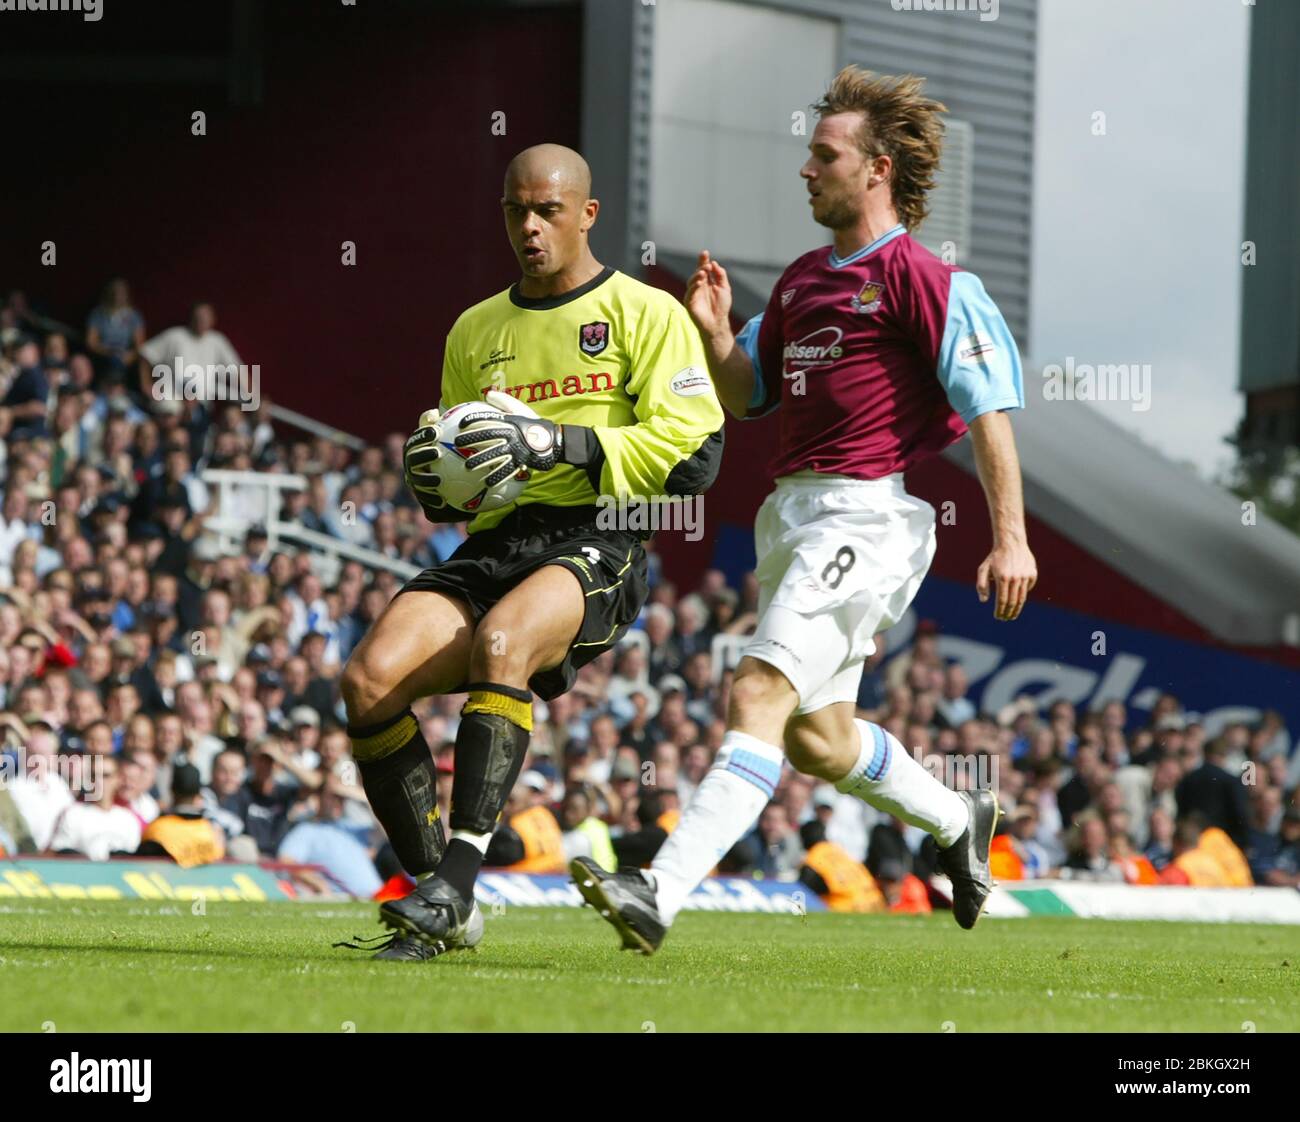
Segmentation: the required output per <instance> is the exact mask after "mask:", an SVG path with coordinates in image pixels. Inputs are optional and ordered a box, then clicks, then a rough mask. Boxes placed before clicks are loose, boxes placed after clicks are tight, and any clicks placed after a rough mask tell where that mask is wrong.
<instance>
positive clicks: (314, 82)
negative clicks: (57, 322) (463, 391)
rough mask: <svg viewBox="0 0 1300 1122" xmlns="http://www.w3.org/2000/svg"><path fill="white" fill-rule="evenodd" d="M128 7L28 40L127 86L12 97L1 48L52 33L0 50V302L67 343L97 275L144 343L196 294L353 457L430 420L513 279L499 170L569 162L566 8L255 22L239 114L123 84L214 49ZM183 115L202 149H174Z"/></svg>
mask: <svg viewBox="0 0 1300 1122" xmlns="http://www.w3.org/2000/svg"><path fill="white" fill-rule="evenodd" d="M133 8H134V5H133V6H132V7H127V6H126V5H121V6H119V7H118V8H117V9H115V10H112V11H111V12H110V18H107V19H105V20H103V21H101V22H100V23H98V24H83V23H82V21H80V20H76V19H74V20H71V22H63V23H61V26H60V28H59V31H60V33H61V35H62V36H64V37H65V38H64V40H63V41H61V42H59V43H56V42H55V41H53V40H51V41H50V42H49V44H48V45H46V44H38V46H40V47H43V48H44V49H45V50H47V51H49V52H51V53H53V54H54V56H55V57H56V58H58V57H59V56H58V51H60V50H66V51H71V50H73V47H71V46H69V45H68V43H67V42H66V37H67V36H82V37H84V38H85V40H86V41H85V44H84V46H81V47H77V48H76V49H77V50H78V51H81V50H84V51H85V52H91V51H93V52H95V55H96V58H97V59H98V60H100V61H101V62H102V64H103V65H105V66H111V65H112V64H113V61H114V57H115V53H116V62H117V64H118V65H119V66H121V65H125V63H124V60H126V59H127V58H129V57H134V58H136V59H142V60H143V62H141V63H140V65H139V67H138V68H137V72H136V73H135V75H134V80H133V81H130V82H126V81H122V82H116V83H111V84H108V85H105V84H103V83H102V82H97V83H96V84H95V85H94V86H92V85H91V84H89V83H88V82H87V83H81V82H77V81H71V80H66V79H64V80H59V81H53V80H50V81H42V80H39V79H37V80H31V81H23V82H21V83H14V84H10V83H8V82H6V81H5V80H4V77H3V75H4V71H5V56H6V54H7V53H8V52H9V51H12V50H16V49H17V48H18V44H17V43H16V39H17V36H18V35H20V34H30V35H39V34H41V33H43V30H44V28H47V27H49V26H50V21H48V20H47V21H42V20H39V19H37V20H35V21H31V22H27V23H25V22H24V21H23V20H21V19H15V20H14V21H13V22H14V24H15V27H14V32H15V35H14V37H13V39H11V41H10V42H9V43H8V45H7V46H4V45H0V94H4V93H5V92H6V91H11V92H12V93H13V95H14V101H13V105H14V107H15V108H16V107H17V105H18V104H19V103H21V104H22V105H23V107H24V108H23V110H22V114H21V116H22V124H21V126H15V127H18V128H19V132H18V133H14V134H13V135H11V137H10V155H11V160H10V162H9V168H8V170H7V172H6V176H5V180H6V182H5V188H4V193H5V203H6V211H7V213H8V214H9V216H10V221H6V222H4V223H2V224H0V284H5V285H8V286H9V287H11V288H22V289H24V290H25V291H26V292H27V294H28V296H29V298H30V299H31V301H32V303H33V304H35V305H36V306H38V307H43V308H45V309H48V310H49V312H50V313H51V314H54V315H56V316H59V317H63V318H68V317H72V318H74V319H75V323H74V326H76V327H78V328H80V327H81V326H82V324H83V323H84V317H85V313H86V312H87V311H88V310H89V309H90V307H91V305H92V304H93V303H94V301H95V299H96V298H97V296H98V294H99V290H100V288H101V287H102V285H103V283H104V282H105V281H106V280H107V279H108V278H109V277H110V276H112V275H115V274H121V275H123V276H126V277H127V278H128V279H129V280H130V281H131V282H132V285H133V286H134V289H135V297H136V303H137V305H138V306H139V307H140V309H141V310H142V311H143V312H144V313H145V315H146V316H147V319H148V327H149V330H150V332H151V333H153V332H156V331H160V330H162V329H163V328H165V327H169V326H171V325H173V324H175V323H178V322H181V321H183V320H184V318H185V316H186V312H187V308H188V305H189V304H190V302H191V301H193V300H195V299H199V298H203V299H208V300H211V301H212V302H213V303H214V304H215V305H216V307H217V311H218V317H219V326H220V327H221V329H222V330H224V331H225V332H226V333H227V334H228V335H229V336H230V338H231V341H232V342H233V343H234V344H235V347H236V349H237V350H238V351H239V353H240V356H241V357H242V358H243V360H244V361H245V362H247V363H249V364H253V363H256V364H259V365H260V367H261V376H262V389H263V392H264V393H265V394H266V395H267V396H269V397H271V398H272V399H273V400H276V401H279V402H281V403H283V404H285V405H288V406H290V407H291V408H296V409H299V410H302V411H303V412H305V413H307V414H309V415H310V416H313V417H316V418H319V419H320V420H322V421H326V422H329V423H331V424H334V425H337V426H339V427H340V428H343V429H345V430H348V431H352V432H356V433H359V434H360V435H363V436H366V437H368V438H371V439H374V438H377V437H379V436H380V435H382V434H383V433H385V432H387V431H393V430H398V429H401V430H406V429H408V428H409V427H410V425H411V424H412V423H413V420H414V418H415V417H417V416H418V415H419V413H420V411H421V410H423V409H425V408H428V407H429V406H430V405H433V404H434V403H435V402H436V394H437V389H438V383H439V370H440V363H441V357H442V343H443V338H444V336H445V334H446V332H447V329H448V328H449V327H450V326H451V323H452V321H453V320H454V319H455V317H456V315H457V314H458V313H459V312H460V311H461V310H462V309H463V308H464V307H465V306H466V305H467V304H470V303H472V302H474V301H476V300H478V299H481V298H483V297H485V296H489V295H491V294H492V293H493V292H496V291H499V290H500V289H501V288H503V287H505V285H506V284H507V283H509V281H510V280H511V279H512V277H513V275H514V274H515V272H516V267H515V263H514V258H513V256H512V254H511V253H510V249H509V245H508V243H507V241H506V237H505V232H504V228H503V226H502V221H501V210H500V203H499V200H500V197H501V179H502V174H503V172H504V169H505V165H506V163H507V162H508V160H509V159H510V157H511V156H512V155H513V154H514V153H515V152H517V151H518V150H519V149H521V148H523V147H526V146H527V145H529V144H534V143H537V142H539V141H542V140H553V141H558V142H560V143H565V144H571V145H575V146H576V145H577V142H578V136H579V92H580V88H579V84H580V73H581V67H580V54H581V42H582V35H581V12H580V9H579V8H577V7H559V8H553V7H548V8H539V9H529V8H524V9H513V10H511V11H510V13H509V15H508V18H503V16H502V13H501V12H500V11H496V12H493V11H491V10H488V9H484V8H478V7H471V6H460V5H455V6H452V5H446V4H434V3H427V4H405V3H393V4H385V5H370V4H360V5H357V6H355V7H351V6H344V5H341V4H337V3H335V4H311V5H307V4H303V3H297V2H277V3H275V4H267V5H265V6H264V11H265V19H266V24H265V37H264V43H263V47H262V54H263V66H262V74H263V83H264V89H263V96H262V99H261V104H258V105H255V106H251V107H246V108H233V107H231V106H230V105H229V104H228V98H227V94H226V89H225V86H224V84H221V83H218V84H213V85H202V84H194V83H189V84H186V85H163V84H156V83H152V82H142V81H140V79H141V78H142V77H143V73H141V71H143V72H147V71H148V70H149V68H150V66H152V65H154V60H157V62H158V64H161V62H162V61H163V60H165V58H166V57H167V55H168V54H169V52H175V51H180V50H183V51H187V52H200V51H209V52H219V51H221V50H223V49H225V48H226V45H225V44H223V43H221V42H219V41H218V42H213V41H212V39H211V36H212V35H217V36H219V35H221V34H228V27H227V24H228V22H229V21H228V18H227V19H226V20H224V21H222V22H220V23H218V24H216V25H214V26H213V27H212V28H211V29H209V31H208V33H206V34H205V33H201V32H199V31H189V32H184V31H180V32H178V31H175V30H174V29H173V30H169V31H168V34H172V35H173V36H175V35H180V36H182V38H181V39H179V40H176V39H173V40H168V41H167V42H165V43H164V42H160V41H159V36H161V35H162V34H163V31H162V30H160V28H162V26H163V25H164V24H167V23H168V21H166V20H161V19H156V18H154V19H151V18H148V14H149V12H150V10H151V8H152V6H151V5H148V4H145V5H142V6H141V8H140V10H139V11H138V12H136V11H133ZM172 14H173V15H174V9H173V10H172ZM196 18H197V16H196ZM170 24H171V25H174V24H176V21H175V20H174V19H171V20H170ZM19 25H21V26H19ZM38 25H44V27H42V26H38ZM8 32H9V28H8V26H7V27H6V34H7V35H8ZM65 65H66V66H68V67H69V68H70V67H72V66H75V65H76V64H75V61H65ZM5 100H8V98H7V97H6V99H5ZM198 109H201V110H204V111H205V112H206V114H207V135H206V136H205V137H195V136H192V135H191V132H190V115H191V113H192V112H193V111H194V110H198ZM495 111H500V112H502V113H504V114H505V117H504V123H505V135H494V133H493V131H492V125H493V119H492V117H491V114H492V113H493V112H495ZM24 138H25V139H24ZM20 139H21V143H20ZM15 216H21V220H20V221H14V220H13V219H14V217H15ZM47 240H49V241H53V242H55V243H56V246H57V253H58V258H57V262H58V263H57V266H55V267H52V268H51V267H43V266H42V265H41V263H40V254H41V244H42V243H43V242H45V241H47ZM345 240H350V241H353V242H355V243H356V245H357V262H358V263H357V265H356V266H355V267H352V268H345V267H344V266H343V265H342V264H341V263H340V257H341V253H342V250H341V248H340V247H341V243H342V242H344V241H345Z"/></svg>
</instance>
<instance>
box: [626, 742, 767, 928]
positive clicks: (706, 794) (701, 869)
mask: <svg viewBox="0 0 1300 1122" xmlns="http://www.w3.org/2000/svg"><path fill="white" fill-rule="evenodd" d="M783 760H784V754H783V753H782V751H781V749H780V748H778V747H776V746H775V745H772V744H765V743H764V742H763V741H761V740H758V739H757V738H756V737H752V736H750V735H749V734H748V733H743V732H735V731H731V732H728V733H727V735H726V736H725V737H723V740H722V747H721V748H720V749H718V756H717V759H715V760H714V761H713V767H712V768H710V769H709V773H708V774H707V775H706V776H705V777H704V779H703V780H702V781H701V783H700V785H699V787H698V788H696V791H695V797H694V798H692V799H691V801H690V803H689V804H688V805H687V807H686V809H685V810H684V811H683V812H682V817H681V821H680V822H678V823H677V828H676V829H675V830H674V831H673V832H672V833H671V834H669V835H668V840H667V841H666V842H664V844H663V848H662V849H660V850H659V853H658V855H657V856H656V857H655V859H654V861H653V862H652V863H651V865H650V873H651V875H652V877H653V880H654V885H655V901H656V903H657V904H658V905H659V914H660V915H661V916H662V917H663V919H664V922H665V923H672V921H673V920H674V919H675V918H676V917H677V913H678V912H679V911H681V909H682V905H683V904H684V903H686V898H687V897H688V896H689V895H690V894H691V893H692V892H694V891H695V889H696V886H698V885H699V883H700V881H702V880H703V879H704V878H705V877H706V876H708V875H709V870H710V869H712V868H713V867H714V865H716V864H717V863H718V861H719V859H721V858H722V857H723V856H724V855H725V854H726V853H727V852H728V850H730V849H731V847H732V846H733V845H735V844H736V842H738V841H739V840H740V839H741V838H742V837H744V835H745V833H746V831H747V830H749V828H750V827H751V826H753V824H754V822H755V821H756V820H757V818H758V816H759V814H761V813H762V811H763V808H764V807H765V806H767V804H768V802H769V801H770V800H771V799H772V796H773V795H775V794H776V786H777V784H778V783H779V782H780V781H781V764H782V762H783Z"/></svg>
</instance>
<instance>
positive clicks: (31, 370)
mask: <svg viewBox="0 0 1300 1122" xmlns="http://www.w3.org/2000/svg"><path fill="white" fill-rule="evenodd" d="M13 364H14V366H15V367H16V368H17V372H16V374H15V375H14V376H13V378H12V379H11V380H10V381H9V383H8V385H7V386H6V387H5V390H4V396H3V397H2V398H0V436H6V437H7V438H8V440H9V441H10V443H11V444H12V443H14V442H17V441H21V440H33V439H35V438H37V437H43V436H44V435H45V434H46V431H47V428H46V414H47V412H48V411H49V399H50V380H49V376H48V375H47V374H46V371H45V367H44V366H43V365H42V363H41V349H40V347H39V346H38V345H37V343H36V341H35V340H34V339H25V340H23V341H22V342H21V343H19V344H18V346H17V347H15V348H14V353H13ZM6 422H7V424H6ZM6 430H7V431H6Z"/></svg>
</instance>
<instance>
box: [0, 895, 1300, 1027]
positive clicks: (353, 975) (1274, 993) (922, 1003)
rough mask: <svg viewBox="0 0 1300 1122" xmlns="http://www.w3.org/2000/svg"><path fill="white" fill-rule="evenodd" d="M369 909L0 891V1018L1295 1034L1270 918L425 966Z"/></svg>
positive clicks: (752, 942) (1051, 924)
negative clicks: (355, 944) (362, 946)
mask: <svg viewBox="0 0 1300 1122" xmlns="http://www.w3.org/2000/svg"><path fill="white" fill-rule="evenodd" d="M374 914H375V913H374V907H373V906H372V905H362V904H319V905H294V904H269V905H264V904H233V903H230V904H223V903H209V904H208V905H207V912H206V914H205V915H194V914H192V911H191V908H190V907H189V906H188V905H185V904H164V905H160V904H153V903H148V904H146V903H143V902H138V901H135V902H130V901H122V902H111V903H93V902H90V903H88V902H76V903H73V902H67V901H62V902H61V901H7V902H5V903H4V904H3V905H0V992H3V995H4V998H3V1000H0V1030H4V1031H9V1032H14V1031H17V1032H41V1031H50V1029H51V1027H53V1028H54V1029H55V1030H57V1031H60V1032H78V1031H112V1032H129V1031H138V1030H144V1031H169V1032H174V1031H181V1032H183V1031H191V1030H197V1031H209V1032H211V1031H238V1030H262V1031H296V1032H302V1031H312V1032H346V1031H355V1032H381V1031H389V1032H391V1031H406V1032H411V1031H423V1030H433V1031H440V1032H449V1031H476V1030H537V1031H544V1032H561V1031H569V1030H601V1031H615V1032H619V1031H621V1032H652V1031H653V1032H679V1031H689V1030H718V1031H754V1030H791V1031H827V1030H851V1031H853V1030H856V1031H890V1032H899V1031H907V1032H945V1031H947V1032H952V1031H956V1032H980V1031H1019V1032H1025V1031H1029V1032H1057V1031H1066V1032H1069V1031H1075V1032H1079V1031H1084V1032H1088V1031H1105V1032H1121V1031H1146V1030H1159V1031H1175V1032H1177V1031H1212V1032H1241V1031H1243V1025H1245V1024H1246V1023H1247V1022H1252V1023H1253V1025H1254V1027H1255V1030H1256V1031H1258V1032H1295V1031H1297V1030H1300V955H1298V954H1297V946H1296V933H1295V930H1294V928H1288V927H1272V926H1260V925H1248V926H1227V925H1212V924H1189V923H1136V922H1118V921H1112V922H1108V921H1097V920H1079V919H1071V918H1049V917H1044V918H1034V919H1009V920H993V919H984V920H982V921H981V922H980V924H979V926H978V928H976V930H975V931H973V932H963V931H960V930H958V929H957V927H956V926H955V925H954V924H953V922H952V920H951V918H950V917H949V916H947V915H934V916H926V917H911V916H841V915H825V914H817V915H810V916H807V917H805V918H799V917H795V916H766V915H720V914H706V913H690V912H688V913H686V914H684V915H683V916H682V917H681V919H680V920H679V921H678V923H677V925H676V926H675V927H674V928H673V931H672V932H671V934H670V935H669V938H668V940H667V942H666V943H665V944H664V947H663V948H662V949H661V951H660V952H659V954H657V955H655V956H654V957H653V958H643V957H640V956H636V955H632V954H628V953H621V952H619V951H618V950H617V949H616V942H617V941H616V937H615V935H614V933H613V931H612V930H611V929H610V928H608V927H607V926H606V925H605V924H603V923H601V922H600V921H599V920H598V919H597V918H596V917H595V916H594V915H593V914H592V913H591V911H590V910H589V909H584V910H582V911H576V910H569V909H544V908H539V909H531V908H513V907H512V908H510V909H508V910H507V911H506V912H505V913H504V914H503V915H500V916H489V917H488V920H487V935H486V937H485V938H484V940H483V943H482V944H481V946H480V947H479V948H478V949H477V950H475V951H472V952H459V953H456V954H452V955H448V956H447V957H445V958H441V959H436V960H433V961H431V962H426V963H417V964H406V963H392V964H390V963H376V962H371V961H370V960H369V958H368V956H366V955H364V954H362V953H360V952H355V951H347V950H341V949H340V950H335V949H333V948H331V946H330V943H331V942H333V941H335V940H338V939H343V938H347V937H349V936H351V935H353V934H354V933H355V934H362V935H370V934H373V933H375V932H377V931H379V928H378V926H377V925H376V924H375V921H374Z"/></svg>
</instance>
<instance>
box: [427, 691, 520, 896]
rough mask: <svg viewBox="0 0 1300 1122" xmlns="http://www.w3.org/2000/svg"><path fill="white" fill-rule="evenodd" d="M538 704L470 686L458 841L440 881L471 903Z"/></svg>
mask: <svg viewBox="0 0 1300 1122" xmlns="http://www.w3.org/2000/svg"><path fill="white" fill-rule="evenodd" d="M532 703H533V695H532V694H531V693H530V692H529V691H528V690H521V689H517V688H515V687H514V686H503V685H499V684H498V683H495V682H478V683H474V684H472V685H470V686H469V700H468V701H467V702H466V703H465V708H464V709H462V710H461V720H460V729H459V731H458V732H457V733H456V775H455V777H454V778H453V780H452V784H451V829H452V839H451V841H450V843H448V845H447V853H446V856H444V857H443V859H442V864H441V865H439V866H438V876H439V877H440V878H441V879H442V880H445V881H446V882H447V883H448V884H450V885H451V886H452V887H453V888H454V889H455V890H456V891H457V892H459V893H460V895H461V897H462V898H463V899H465V900H467V901H468V900H473V898H474V881H475V879H477V877H478V871H479V868H480V867H481V866H482V864H483V853H484V851H485V850H486V849H487V840H488V838H489V837H490V836H491V834H492V831H493V830H495V829H496V826H497V822H498V821H499V819H500V818H501V811H502V810H503V809H504V808H505V805H506V800H507V799H508V798H509V797H510V792H511V790H512V789H513V788H514V785H515V780H517V779H518V778H519V772H520V769H521V768H522V767H523V764H524V757H525V756H526V755H527V754H528V739H529V734H530V732H531V731H532V727H533V704H532ZM457 834H460V835H463V836H461V837H457V836H456V835H457Z"/></svg>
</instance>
